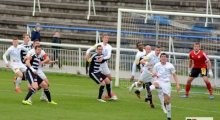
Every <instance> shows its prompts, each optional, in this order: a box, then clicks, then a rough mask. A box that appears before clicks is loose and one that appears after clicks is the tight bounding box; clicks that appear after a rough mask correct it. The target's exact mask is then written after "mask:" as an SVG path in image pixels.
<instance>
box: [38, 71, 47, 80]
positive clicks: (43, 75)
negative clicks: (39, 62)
mask: <svg viewBox="0 0 220 120" xmlns="http://www.w3.org/2000/svg"><path fill="white" fill-rule="evenodd" d="M37 74H38V76H39V77H40V78H41V79H43V80H44V79H46V78H47V76H46V75H45V74H44V72H43V71H42V69H40V68H38V70H37Z"/></svg>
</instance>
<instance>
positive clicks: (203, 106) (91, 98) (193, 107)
mask: <svg viewBox="0 0 220 120" xmlns="http://www.w3.org/2000/svg"><path fill="white" fill-rule="evenodd" d="M0 75H1V77H0V85H1V89H0V94H1V97H0V106H1V109H0V113H2V115H1V117H0V118H1V120H13V119H15V120H29V119H30V120H42V119H46V120H104V119H106V120H140V119H144V120H166V114H164V113H163V111H162V110H161V109H160V102H159V99H158V97H157V92H156V91H154V92H153V101H154V104H155V107H156V108H155V109H151V108H150V106H149V104H148V103H146V102H144V96H145V91H143V92H142V93H141V95H142V98H141V99H138V98H137V97H136V96H135V94H134V93H129V92H128V88H121V87H113V91H114V93H115V94H116V95H117V96H118V98H119V100H118V101H107V102H106V103H100V102H97V101H96V99H97V96H98V89H99V85H97V84H96V83H95V82H94V81H93V80H91V79H90V78H88V77H84V76H79V75H72V74H61V73H58V74H57V73H56V74H55V73H46V75H47V77H48V79H49V81H50V92H51V95H52V99H53V100H54V101H55V102H57V103H58V105H50V104H47V103H46V102H42V101H40V100H39V97H40V95H41V90H40V91H39V92H37V93H36V94H35V95H34V96H33V97H32V101H33V105H32V106H27V105H22V104H21V101H22V100H23V99H24V97H25V96H26V94H27V92H28V91H27V83H26V81H22V83H21V89H22V91H23V92H22V93H16V92H15V91H14V87H15V86H14V84H13V77H14V73H12V72H11V71H7V70H0ZM181 95H182V93H180V92H179V93H177V92H172V95H171V104H172V119H174V120H185V117H190V116H196V117H214V119H215V120H219V119H220V116H219V114H220V111H219V108H220V104H219V99H220V96H217V95H216V96H215V99H214V100H209V95H207V94H190V98H188V99H182V98H180V96H181Z"/></svg>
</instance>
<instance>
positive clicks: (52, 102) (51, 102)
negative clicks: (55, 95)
mask: <svg viewBox="0 0 220 120" xmlns="http://www.w3.org/2000/svg"><path fill="white" fill-rule="evenodd" d="M48 103H49V104H52V105H57V103H56V102H54V101H50V102H48Z"/></svg>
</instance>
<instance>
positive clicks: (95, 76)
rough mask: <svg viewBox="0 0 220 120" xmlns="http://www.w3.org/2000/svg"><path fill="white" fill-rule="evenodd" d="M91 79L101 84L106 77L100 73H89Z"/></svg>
mask: <svg viewBox="0 0 220 120" xmlns="http://www.w3.org/2000/svg"><path fill="white" fill-rule="evenodd" d="M89 76H90V78H92V79H93V80H94V81H95V82H96V83H97V84H100V83H101V82H102V81H103V80H104V79H105V78H106V76H105V75H104V74H102V73H101V72H98V73H89Z"/></svg>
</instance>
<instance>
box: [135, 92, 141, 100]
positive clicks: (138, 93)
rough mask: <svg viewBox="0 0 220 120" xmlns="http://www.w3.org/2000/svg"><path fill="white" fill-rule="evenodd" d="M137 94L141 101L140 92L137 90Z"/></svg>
mask: <svg viewBox="0 0 220 120" xmlns="http://www.w3.org/2000/svg"><path fill="white" fill-rule="evenodd" d="M135 94H136V95H137V97H138V98H140V99H141V95H140V91H138V90H136V91H135Z"/></svg>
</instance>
